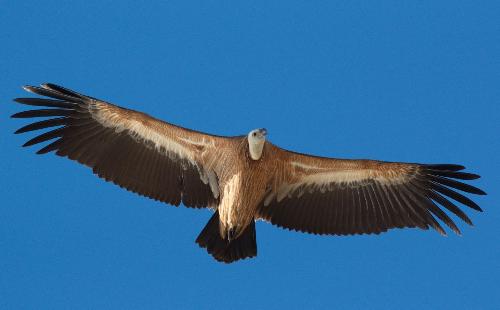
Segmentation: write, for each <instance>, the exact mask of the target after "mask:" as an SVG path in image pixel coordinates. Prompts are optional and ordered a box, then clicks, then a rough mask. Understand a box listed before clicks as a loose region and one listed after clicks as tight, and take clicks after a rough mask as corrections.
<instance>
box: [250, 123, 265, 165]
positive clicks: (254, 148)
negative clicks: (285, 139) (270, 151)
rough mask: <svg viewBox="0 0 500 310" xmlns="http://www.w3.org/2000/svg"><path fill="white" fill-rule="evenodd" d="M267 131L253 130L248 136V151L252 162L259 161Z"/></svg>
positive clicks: (262, 129) (263, 129)
mask: <svg viewBox="0 0 500 310" xmlns="http://www.w3.org/2000/svg"><path fill="white" fill-rule="evenodd" d="M266 134H267V130H266V129H265V128H260V129H254V130H252V131H250V133H249V134H248V137H247V139H248V150H249V151H250V157H251V158H252V159H253V160H259V159H260V157H261V156H262V150H263V149H264V144H265V142H266Z"/></svg>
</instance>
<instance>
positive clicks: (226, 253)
mask: <svg viewBox="0 0 500 310" xmlns="http://www.w3.org/2000/svg"><path fill="white" fill-rule="evenodd" d="M196 243H198V245H199V246H200V247H202V248H206V249H207V252H208V253H209V254H210V255H212V256H213V257H214V258H215V259H216V260H217V261H219V262H224V263H227V264H229V263H232V262H235V261H237V260H240V259H245V258H248V257H254V256H257V238H256V233H255V222H254V221H252V222H251V223H250V224H249V225H248V226H247V228H246V229H245V231H243V233H242V234H241V235H240V236H239V237H238V238H236V239H234V240H231V241H229V240H227V239H223V238H222V237H221V236H220V233H219V212H218V211H216V212H215V213H214V215H213V216H212V217H211V218H210V220H209V221H208V223H207V225H206V226H205V228H203V230H202V231H201V233H200V235H199V236H198V238H196Z"/></svg>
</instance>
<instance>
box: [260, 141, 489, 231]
mask: <svg viewBox="0 0 500 310" xmlns="http://www.w3.org/2000/svg"><path fill="white" fill-rule="evenodd" d="M277 154H278V156H277V157H279V158H280V159H279V165H280V166H281V170H282V173H277V176H276V178H275V180H274V184H273V186H272V187H271V188H270V190H269V192H268V193H267V196H266V197H265V199H264V200H263V202H262V204H261V206H260V207H259V211H258V217H260V218H262V219H264V220H266V221H269V222H271V223H272V224H275V225H278V226H280V227H284V228H288V229H292V230H298V231H303V232H308V233H314V234H335V235H349V234H371V233H376V234H378V233H381V232H384V231H387V230H388V229H391V228H403V227H419V228H422V229H428V228H429V226H430V227H433V228H434V229H436V230H437V231H438V232H439V233H441V234H443V235H446V233H445V231H444V229H443V228H442V227H441V226H440V224H439V223H438V222H437V221H436V219H435V217H436V218H438V219H440V220H441V221H442V222H444V223H445V224H446V225H448V226H449V227H450V228H451V229H452V230H453V231H454V232H455V233H457V234H460V231H459V229H458V227H457V226H456V225H455V223H454V222H453V220H452V219H451V218H450V217H449V216H448V215H447V214H446V213H445V212H444V211H443V210H442V208H443V207H444V208H445V209H448V211H450V212H451V213H453V214H455V215H457V216H458V217H459V218H461V219H462V220H463V221H465V222H466V223H468V224H470V225H472V222H471V220H470V219H469V218H468V217H467V215H466V214H465V213H464V212H463V211H462V210H460V208H458V207H457V206H456V205H455V203H453V202H451V201H450V200H448V199H447V198H446V197H449V198H452V199H453V200H456V201H457V202H460V203H462V204H464V205H466V206H468V207H470V208H472V209H475V210H478V211H481V209H480V208H479V206H478V205H477V204H476V203H474V202H473V201H472V200H470V199H469V198H467V197H465V196H463V195H462V194H460V193H458V192H457V191H456V190H461V191H464V192H468V193H472V194H478V195H484V194H485V193H484V192H483V191H482V190H480V189H478V188H476V187H473V186H471V185H468V184H465V183H462V182H460V181H457V180H456V179H458V180H473V179H477V178H479V176H478V175H475V174H471V173H466V172H461V171H460V170H463V169H465V168H464V167H463V166H459V165H449V164H442V165H423V164H411V163H391V162H382V161H373V160H341V159H331V158H321V157H314V156H308V155H304V154H298V153H293V152H289V151H285V150H282V149H278V150H277Z"/></svg>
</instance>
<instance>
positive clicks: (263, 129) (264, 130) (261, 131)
mask: <svg viewBox="0 0 500 310" xmlns="http://www.w3.org/2000/svg"><path fill="white" fill-rule="evenodd" d="M259 132H260V134H261V135H263V136H266V135H267V129H266V128H260V129H259Z"/></svg>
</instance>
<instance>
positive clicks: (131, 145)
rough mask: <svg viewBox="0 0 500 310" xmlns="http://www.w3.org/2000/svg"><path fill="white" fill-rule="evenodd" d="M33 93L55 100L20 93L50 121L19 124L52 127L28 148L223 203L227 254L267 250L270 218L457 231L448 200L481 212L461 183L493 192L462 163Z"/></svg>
mask: <svg viewBox="0 0 500 310" xmlns="http://www.w3.org/2000/svg"><path fill="white" fill-rule="evenodd" d="M25 90H27V91H29V92H32V93H35V94H37V95H41V96H44V97H47V99H45V98H18V99H15V101H16V102H18V103H22V104H26V105H31V106H40V107H43V108H41V109H38V110H30V111H24V112H20V113H16V114H14V115H12V117H14V118H33V117H45V118H47V119H45V120H42V121H39V122H36V123H32V124H29V125H27V126H24V127H22V128H20V129H19V130H17V131H16V133H24V132H28V131H33V130H40V129H47V128H51V130H50V131H47V132H45V133H43V134H41V135H39V136H37V137H35V138H33V139H31V140H29V141H28V142H26V143H25V144H24V146H30V145H34V144H38V143H41V142H46V141H49V140H52V141H51V142H50V143H49V144H47V145H46V146H44V147H43V148H42V149H40V150H39V151H38V152H37V153H38V154H44V153H48V152H51V151H55V153H56V154H57V155H59V156H63V157H68V158H70V159H73V160H76V161H78V162H79V163H81V164H84V165H86V166H88V167H90V168H92V170H93V172H94V173H95V174H97V175H98V176H99V177H101V178H104V179H105V180H107V181H111V182H113V183H115V184H117V185H119V186H120V187H123V188H125V189H127V190H130V191H132V192H135V193H138V194H140V195H143V196H146V197H149V198H152V199H155V200H159V201H162V202H165V203H168V204H172V205H175V206H178V205H179V204H180V203H182V204H183V205H185V206H186V207H193V208H204V207H208V208H212V209H213V210H214V211H215V213H214V215H213V216H212V218H211V219H210V220H209V222H208V223H207V225H206V226H205V228H204V229H203V230H202V232H201V233H200V235H199V236H198V238H197V240H196V242H197V243H198V244H199V245H200V246H201V247H204V248H206V249H207V251H208V252H209V253H210V254H211V255H213V256H214V258H215V259H217V260H218V261H222V262H226V263H230V262H233V261H236V260H239V259H243V258H246V257H253V256H256V255H257V244H256V234H255V220H258V219H263V220H265V221H268V222H270V223H272V224H274V225H277V226H280V227H284V228H288V229H292V230H297V231H303V232H308V233H314V234H328V235H350V234H372V233H375V234H379V233H381V232H385V231H387V230H389V229H392V228H403V227H418V228H421V229H428V228H429V227H432V228H434V229H435V230H437V231H438V232H439V233H441V234H443V235H445V234H446V232H445V230H444V229H443V228H442V227H441V225H440V224H439V222H438V221H437V219H439V220H440V221H441V222H443V223H444V224H446V225H447V226H449V227H450V228H451V229H452V230H453V231H454V232H455V233H457V234H460V230H459V229H458V227H457V226H456V225H455V223H454V222H453V220H452V219H451V218H450V217H449V216H448V215H447V214H446V213H445V212H444V211H443V210H442V208H444V209H447V210H448V211H449V212H451V213H453V214H455V215H456V216H458V217H459V218H460V219H462V220H463V221H465V222H466V223H468V224H470V225H472V222H471V220H470V219H469V218H468V217H467V215H466V214H465V213H464V212H463V211H462V210H461V209H460V208H459V207H457V206H456V202H459V203H461V204H463V205H465V206H468V207H470V208H472V209H475V210H478V211H481V209H480V208H479V206H478V205H477V204H476V203H474V202H473V201H472V200H470V199H469V198H467V197H465V196H463V195H462V194H460V193H459V192H458V191H457V190H460V191H463V192H467V193H472V194H478V195H484V194H485V193H484V192H483V191H482V190H480V189H478V188H476V187H473V186H471V185H468V184H465V183H463V182H461V181H457V180H474V179H477V178H479V176H478V175H475V174H471V173H467V172H462V170H463V169H465V168H464V167H463V166H460V165H451V164H441V165H425V164H415V163H391V162H382V161H374V160H345V159H333V158H323V157H316V156H311V155H305V154H299V153H294V152H290V151H286V150H283V149H281V148H279V147H277V146H275V145H273V144H271V143H270V142H267V141H266V140H265V134H266V132H265V130H263V129H257V130H253V131H251V132H250V133H249V134H248V135H245V136H237V137H222V136H214V135H209V134H205V133H201V132H197V131H193V130H189V129H185V128H182V127H178V126H175V125H172V124H169V123H166V122H163V121H160V120H157V119H154V118H152V117H150V116H148V115H146V114H144V113H140V112H136V111H132V110H128V109H124V108H121V107H118V106H116V105H112V104H110V103H107V102H104V101H102V100H98V99H95V98H92V97H88V96H85V95H81V94H78V93H76V92H74V91H71V90H68V89H66V88H63V87H60V86H57V85H53V84H43V85H41V87H33V86H26V87H25ZM53 127H56V128H55V129H53ZM448 198H451V199H453V200H454V201H455V202H451V201H450V200H449V199H448Z"/></svg>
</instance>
